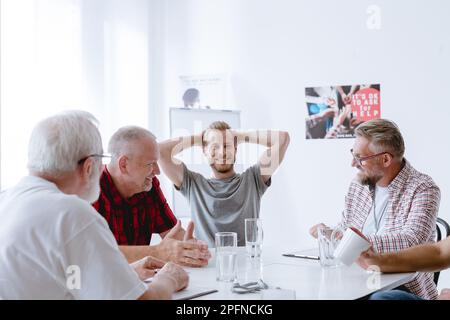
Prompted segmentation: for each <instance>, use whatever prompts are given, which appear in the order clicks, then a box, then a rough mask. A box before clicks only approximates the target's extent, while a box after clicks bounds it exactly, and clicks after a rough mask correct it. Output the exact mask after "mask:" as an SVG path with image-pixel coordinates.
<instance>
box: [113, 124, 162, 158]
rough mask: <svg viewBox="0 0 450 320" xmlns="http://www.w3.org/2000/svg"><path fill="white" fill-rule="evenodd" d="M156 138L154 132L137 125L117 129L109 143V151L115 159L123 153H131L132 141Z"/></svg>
mask: <svg viewBox="0 0 450 320" xmlns="http://www.w3.org/2000/svg"><path fill="white" fill-rule="evenodd" d="M143 138H150V139H155V140H156V137H155V135H154V134H153V133H151V132H150V131H148V130H147V129H144V128H141V127H137V126H126V127H122V128H120V129H119V130H117V131H116V132H115V133H114V134H113V135H112V137H111V139H110V140H109V143H108V152H109V153H110V154H111V156H112V158H113V159H118V158H119V157H120V156H121V155H123V154H126V153H130V143H131V142H134V141H137V140H140V139H143Z"/></svg>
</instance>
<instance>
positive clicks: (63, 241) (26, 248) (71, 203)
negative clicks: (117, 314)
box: [0, 176, 147, 299]
mask: <svg viewBox="0 0 450 320" xmlns="http://www.w3.org/2000/svg"><path fill="white" fill-rule="evenodd" d="M0 222H1V223H0V299H1V298H3V299H136V298H138V297H140V296H141V295H142V294H143V293H144V292H145V291H146V290H147V285H146V284H145V283H144V282H142V281H141V280H140V279H139V277H138V275H137V273H136V272H135V271H134V270H133V268H131V267H130V266H129V264H128V263H127V261H126V259H125V257H124V256H123V254H122V253H121V252H120V250H119V248H118V246H117V243H116V241H115V239H114V236H113V235H112V233H111V231H110V230H109V227H108V225H107V223H106V221H105V220H104V219H103V217H102V216H100V215H99V214H98V213H97V212H96V211H95V210H94V209H93V208H92V206H91V205H90V204H89V203H88V202H86V201H84V200H82V199H80V198H79V197H77V196H75V195H67V194H64V193H62V192H61V191H60V190H59V189H58V188H57V187H56V185H55V184H53V183H51V182H49V181H47V180H44V179H41V178H38V177H34V176H28V177H25V178H23V179H22V180H21V181H20V183H19V184H18V185H17V186H15V187H14V188H12V189H9V190H7V191H6V192H3V193H2V194H1V195H0ZM78 268H79V269H78ZM78 270H79V271H80V272H77V271H78ZM77 280H80V281H77ZM78 284H79V286H80V288H79V289H77V287H78Z"/></svg>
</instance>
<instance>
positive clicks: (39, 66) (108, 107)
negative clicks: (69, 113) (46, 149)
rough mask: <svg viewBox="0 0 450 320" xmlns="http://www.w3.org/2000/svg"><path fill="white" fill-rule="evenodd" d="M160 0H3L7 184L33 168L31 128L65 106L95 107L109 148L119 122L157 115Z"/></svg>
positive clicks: (0, 100)
mask: <svg viewBox="0 0 450 320" xmlns="http://www.w3.org/2000/svg"><path fill="white" fill-rule="evenodd" d="M153 4H154V2H149V1H147V0H127V1H122V0H95V1H92V0H2V1H1V19H0V20H1V28H0V29H1V46H0V47H1V59H0V62H1V66H0V69H1V88H0V93H1V95H0V106H1V119H0V120H1V122H0V124H1V126H0V129H1V130H0V136H1V140H0V142H1V144H0V162H1V168H0V170H1V172H0V178H1V179H0V189H4V188H8V187H10V186H12V185H14V184H15V183H16V182H17V181H18V180H19V179H20V178H21V177H22V176H23V175H25V174H26V173H27V170H26V159H27V145H28V140H29V136H30V133H31V129H32V128H33V127H34V125H35V124H36V123H37V122H38V121H39V120H41V119H42V118H44V117H47V116H49V115H52V114H54V113H56V112H59V111H62V110H66V109H83V110H87V111H89V112H91V113H93V114H94V115H95V116H96V117H97V118H98V119H99V120H100V131H101V133H102V136H103V142H104V148H105V149H106V145H107V142H108V139H109V137H110V136H111V134H112V133H113V132H114V131H115V130H117V128H119V127H120V126H123V125H127V124H135V125H140V126H143V127H147V126H149V125H150V126H151V125H152V124H153V123H154V122H155V119H154V118H152V119H150V114H151V115H153V114H154V113H155V112H151V109H150V108H149V105H150V104H151V105H152V106H153V105H157V104H156V103H153V102H154V101H155V100H154V99H155V98H154V91H152V88H155V90H158V88H157V87H155V86H154V85H152V86H151V85H150V81H152V80H153V78H152V77H151V76H150V75H155V76H158V74H157V73H153V70H150V64H151V63H152V61H151V57H153V55H151V54H150V51H151V50H153V49H154V48H150V46H149V43H150V42H151V41H152V40H153V35H152V34H151V32H150V31H153V28H152V27H151V26H150V24H151V23H150V22H154V21H155V19H153V14H155V15H156V14H157V12H153V10H152V5H153ZM150 16H152V17H150ZM152 84H153V81H152ZM151 102H152V103H151Z"/></svg>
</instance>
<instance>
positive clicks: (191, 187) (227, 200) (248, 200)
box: [159, 121, 289, 247]
mask: <svg viewBox="0 0 450 320" xmlns="http://www.w3.org/2000/svg"><path fill="white" fill-rule="evenodd" d="M244 142H247V143H256V144H260V145H263V146H266V147H267V150H266V151H265V152H264V153H263V154H262V155H261V157H260V159H259V161H258V163H256V164H255V165H253V166H251V167H250V168H248V169H247V170H245V171H244V172H243V173H241V174H238V173H236V172H235V171H234V163H235V161H236V151H237V146H238V145H239V144H240V143H244ZM288 145H289V134H288V133H287V132H284V131H268V130H267V131H253V132H235V131H232V130H231V128H230V126H229V125H228V124H227V123H225V122H223V121H216V122H213V123H212V124H211V125H210V126H209V127H208V129H206V130H205V131H203V132H202V134H200V135H194V136H188V137H179V138H174V139H170V140H166V141H163V142H161V143H160V144H159V147H160V154H161V157H160V166H161V168H162V169H163V171H164V173H165V174H166V175H167V176H168V177H169V179H170V180H171V181H172V182H173V183H174V185H175V187H176V189H177V190H179V191H180V192H181V193H182V194H183V195H184V196H185V197H186V199H187V200H188V201H189V205H190V207H191V213H192V220H193V221H194V223H195V225H196V236H197V238H198V239H200V240H204V241H206V242H207V243H208V245H209V246H211V247H214V234H215V233H216V232H220V231H233V232H237V234H238V245H244V244H245V239H244V220H245V219H246V218H252V217H259V210H260V201H261V197H262V195H263V194H264V192H265V191H266V190H267V188H268V187H269V186H270V182H271V176H272V174H273V173H274V171H275V170H276V169H277V168H278V166H279V165H280V163H281V161H282V160H283V158H284V154H285V153H286V149H287V147H288ZM193 146H201V147H202V149H203V153H204V155H205V156H206V158H207V159H208V163H209V164H210V166H211V170H212V178H209V179H208V178H205V177H204V176H202V175H201V174H199V173H197V172H193V171H191V170H189V169H188V168H187V167H186V165H185V164H184V163H183V162H181V161H179V160H177V159H174V158H173V156H175V155H177V154H179V153H181V152H182V151H183V150H185V149H187V148H190V147H193Z"/></svg>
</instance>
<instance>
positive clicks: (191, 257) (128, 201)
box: [93, 126, 211, 267]
mask: <svg viewBox="0 0 450 320" xmlns="http://www.w3.org/2000/svg"><path fill="white" fill-rule="evenodd" d="M108 151H109V152H110V153H111V162H110V163H109V164H108V165H107V166H105V167H104V169H103V172H102V175H101V178H100V187H101V193H100V197H99V199H98V200H97V201H96V202H95V203H94V204H93V206H94V208H95V209H96V210H97V211H98V212H99V213H100V214H101V215H102V216H103V217H104V218H105V219H106V221H107V222H108V225H109V228H110V229H111V231H112V233H113V234H114V237H115V238H116V240H117V243H118V244H119V247H120V249H121V251H122V252H123V254H124V255H125V256H126V258H127V259H128V261H136V260H139V259H141V258H142V257H145V256H154V257H156V258H159V259H162V260H165V261H172V262H176V263H180V264H182V265H185V266H192V267H199V266H205V265H207V264H208V259H209V258H210V257H211V255H210V253H209V251H208V246H207V244H206V243H204V242H202V241H198V240H196V239H194V238H193V229H194V226H193V223H192V222H190V223H189V226H188V228H187V230H186V231H185V230H183V228H182V227H181V224H180V221H177V219H176V218H175V216H174V214H173V212H172V210H171V209H170V207H169V205H168V204H167V201H166V198H165V197H164V194H163V193H162V191H161V188H160V184H159V180H158V179H157V178H156V175H159V174H160V170H159V167H158V164H157V161H158V159H159V147H158V144H157V142H156V139H155V136H154V135H153V134H152V133H150V132H149V131H148V130H145V129H143V128H140V127H135V126H128V127H123V128H121V129H119V130H118V131H117V132H116V133H114V135H113V136H112V137H111V140H110V141H109V145H108ZM153 233H159V235H160V236H161V238H162V241H161V242H160V243H159V244H158V245H154V246H150V245H149V244H150V240H151V237H152V234H153Z"/></svg>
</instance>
